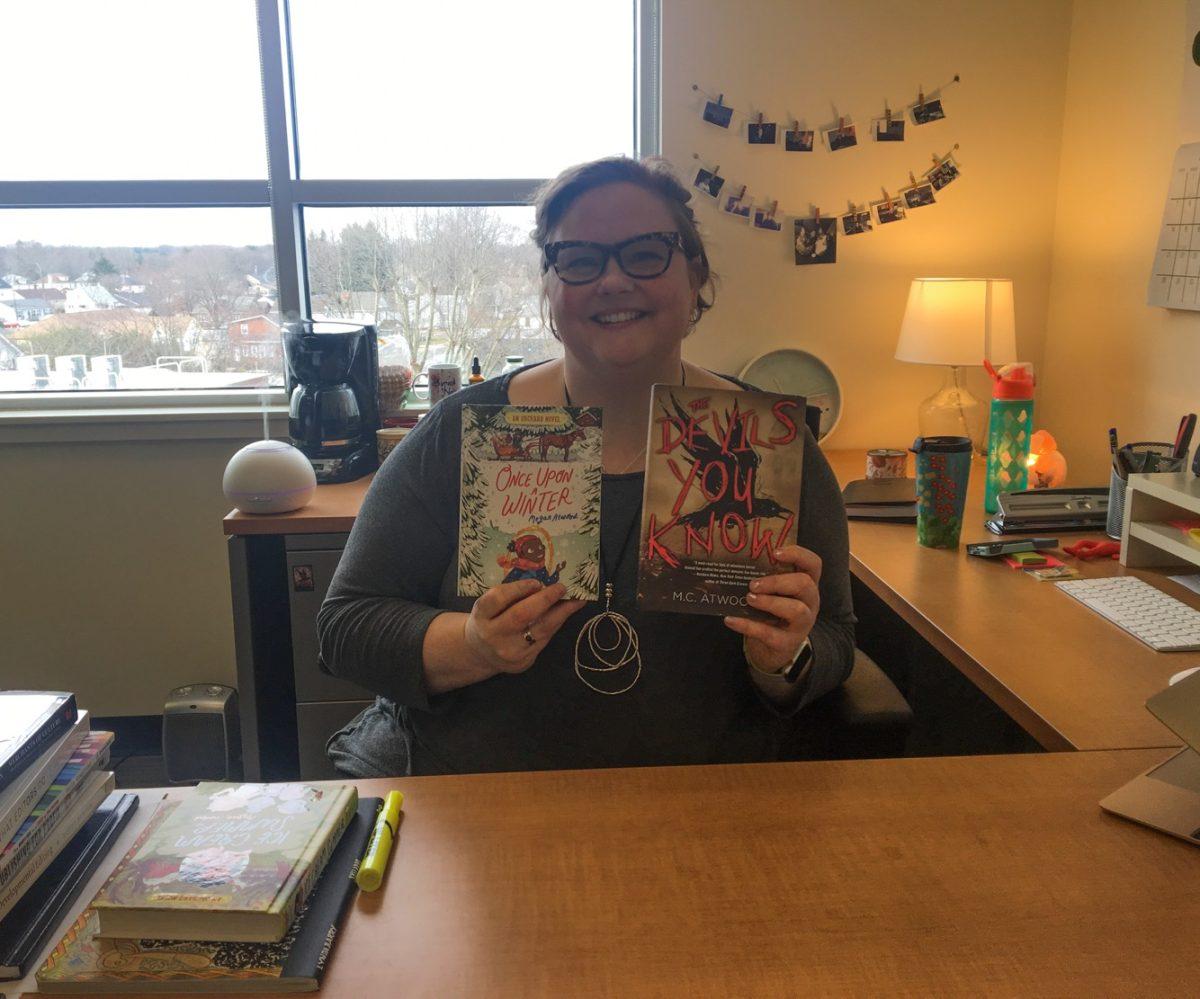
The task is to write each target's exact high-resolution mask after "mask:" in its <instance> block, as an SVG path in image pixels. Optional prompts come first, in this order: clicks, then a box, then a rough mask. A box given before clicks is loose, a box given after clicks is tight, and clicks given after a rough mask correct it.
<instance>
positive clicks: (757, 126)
mask: <svg viewBox="0 0 1200 999" xmlns="http://www.w3.org/2000/svg"><path fill="white" fill-rule="evenodd" d="M777 130H778V127H777V125H776V123H775V122H773V121H752V122H750V124H749V125H748V126H747V129H746V139H747V141H748V142H749V143H750V145H752V146H773V145H775V136H776V134H777Z"/></svg>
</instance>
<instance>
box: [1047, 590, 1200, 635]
mask: <svg viewBox="0 0 1200 999" xmlns="http://www.w3.org/2000/svg"><path fill="white" fill-rule="evenodd" d="M1055 585H1056V586H1057V587H1058V588H1059V589H1060V590H1062V591H1063V592H1064V593H1067V594H1069V595H1070V596H1072V597H1074V598H1075V599H1076V600H1078V601H1079V602H1080V603H1081V604H1083V605H1084V606H1085V607H1090V608H1091V609H1092V610H1094V611H1095V612H1096V613H1097V614H1099V615H1100V616H1101V617H1106V618H1108V620H1110V621H1111V622H1112V623H1113V624H1115V625H1116V626H1117V627H1118V628H1123V629H1124V630H1125V631H1127V632H1129V634H1131V635H1132V636H1133V637H1134V638H1137V639H1140V640H1141V641H1143V642H1145V643H1146V644H1147V645H1149V646H1150V648H1152V649H1154V651H1155V652H1192V651H1195V650H1197V649H1200V611H1197V610H1193V609H1192V608H1191V607H1189V606H1188V605H1187V604H1185V603H1184V602H1183V601H1181V600H1176V599H1175V598H1174V597H1172V596H1168V595H1167V594H1166V593H1163V592H1162V591H1161V590H1156V589H1155V588H1154V587H1153V586H1151V585H1150V584H1149V583H1146V582H1143V581H1142V580H1140V579H1138V578H1137V577H1136V576H1110V577H1108V578H1107V579H1064V580H1063V581H1062V582H1060V583H1056V584H1055Z"/></svg>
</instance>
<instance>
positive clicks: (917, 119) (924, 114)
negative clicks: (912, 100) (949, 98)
mask: <svg viewBox="0 0 1200 999" xmlns="http://www.w3.org/2000/svg"><path fill="white" fill-rule="evenodd" d="M912 117H913V124H914V125H928V124H929V123H930V122H931V121H937V120H938V119H939V118H945V117H946V112H945V111H944V110H943V109H942V102H941V99H940V98H939V99H937V100H932V101H926V102H925V103H924V104H914V105H913V109H912Z"/></svg>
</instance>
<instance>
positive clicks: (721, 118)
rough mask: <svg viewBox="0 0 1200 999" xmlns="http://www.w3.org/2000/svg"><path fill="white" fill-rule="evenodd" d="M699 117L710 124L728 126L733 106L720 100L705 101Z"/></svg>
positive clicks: (731, 117)
mask: <svg viewBox="0 0 1200 999" xmlns="http://www.w3.org/2000/svg"><path fill="white" fill-rule="evenodd" d="M701 117H702V118H703V119H704V120H705V121H707V122H708V123H709V124H711V125H717V126H719V127H721V128H728V127H729V123H730V122H731V121H732V120H733V108H731V107H730V106H729V105H728V104H722V103H721V102H720V101H705V102H704V113H703V114H702V115H701Z"/></svg>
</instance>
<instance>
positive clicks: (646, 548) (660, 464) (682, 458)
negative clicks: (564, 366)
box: [638, 385, 805, 620]
mask: <svg viewBox="0 0 1200 999" xmlns="http://www.w3.org/2000/svg"><path fill="white" fill-rule="evenodd" d="M804 407H805V400H804V399H803V398H802V397H801V396H794V395H777V394H774V393H769V392H744V391H738V390H734V389H710V388H685V387H682V386H678V385H655V386H654V392H653V396H652V400H651V408H650V434H649V441H648V443H647V447H646V483H645V487H644V491H643V494H642V531H641V547H640V549H639V556H638V605H639V606H640V607H641V608H642V609H643V610H649V611H676V612H680V613H685V614H721V615H731V616H735V617H749V618H755V619H759V620H766V619H769V615H766V614H764V613H762V612H761V611H756V610H753V609H752V608H751V607H750V606H749V605H748V604H747V602H746V594H747V592H748V586H749V584H750V581H751V580H752V579H757V578H758V577H759V576H764V575H767V574H769V573H772V572H786V571H790V568H789V567H788V566H784V565H780V564H778V563H777V561H776V559H775V554H774V553H775V551H776V549H778V548H780V547H782V546H784V545H791V544H795V542H796V528H797V519H798V515H799V513H798V511H799V507H800V487H801V477H802V474H803V468H804Z"/></svg>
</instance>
